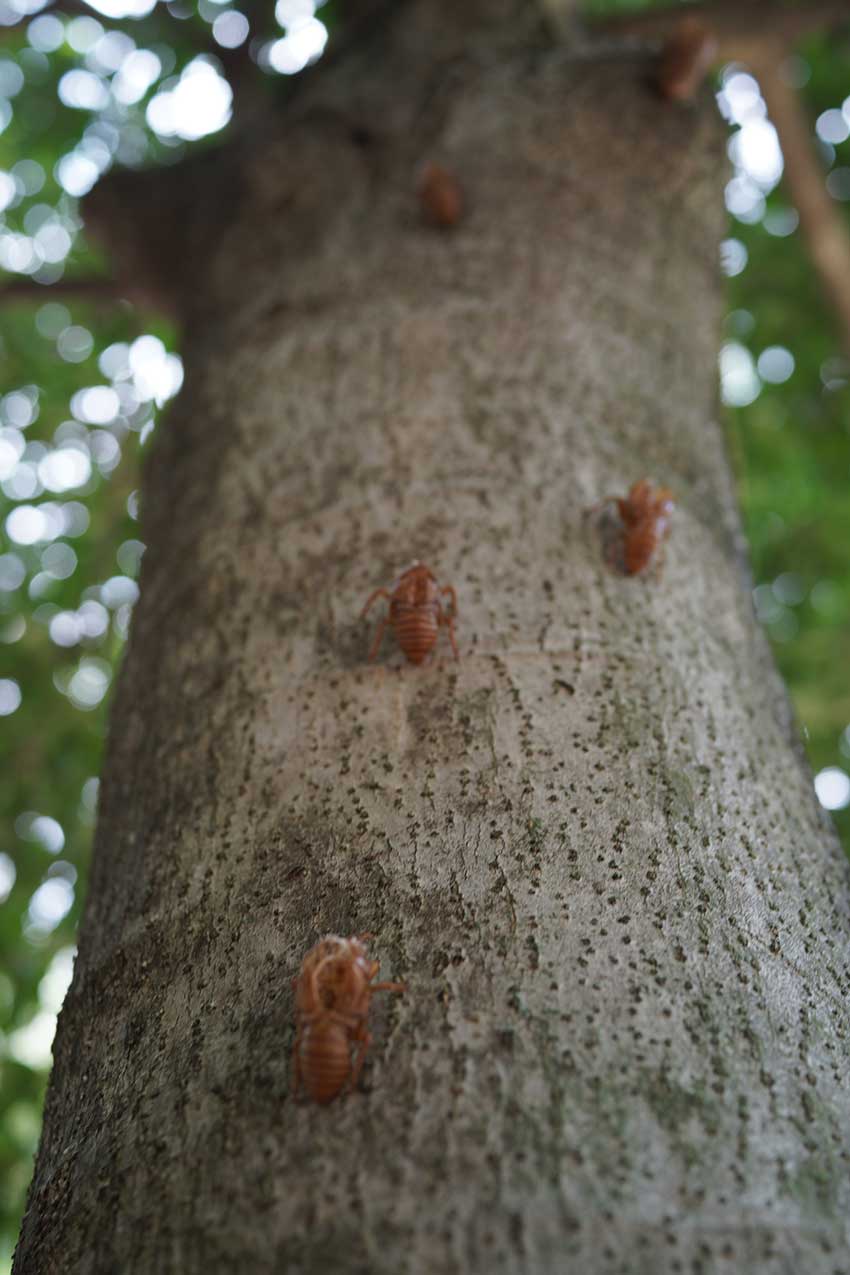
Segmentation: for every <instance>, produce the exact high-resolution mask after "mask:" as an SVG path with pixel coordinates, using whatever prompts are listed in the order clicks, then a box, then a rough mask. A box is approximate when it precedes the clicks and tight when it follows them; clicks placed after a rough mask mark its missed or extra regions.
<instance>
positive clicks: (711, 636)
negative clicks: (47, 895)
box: [14, 6, 850, 1275]
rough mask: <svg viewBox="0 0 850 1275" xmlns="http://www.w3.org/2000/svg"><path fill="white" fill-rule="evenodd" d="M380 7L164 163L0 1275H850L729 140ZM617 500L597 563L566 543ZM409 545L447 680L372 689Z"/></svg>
mask: <svg viewBox="0 0 850 1275" xmlns="http://www.w3.org/2000/svg"><path fill="white" fill-rule="evenodd" d="M420 12H422V13H426V12H427V6H422V9H421V11H420V10H419V9H416V8H412V9H411V11H410V15H409V23H408V25H407V26H405V25H404V24H402V23H399V24H398V25H397V27H396V28H394V34H393V39H394V40H395V43H394V44H393V43H391V39H390V35H389V34H387V35H385V36H383V35H382V36H381V39H382V40H383V41H385V47H382V48H381V50H380V55H381V62H380V66H381V68H382V73H381V75H380V76H378V75H376V74H375V73H374V70H373V73H372V74H371V75H369V74H367V69H368V67H369V66H370V65H372V66H373V68H374V62H372V63H370V62H369V60H368V59H367V58H365V56H364V60H363V62H362V63H361V62H358V61H357V60H356V59H349V60H347V61H346V63H344V64H343V65H341V66H340V67H338V68H336V69H335V71H334V75H333V77H332V76H331V75H330V73H329V74H328V77H327V79H326V81H323V80H322V79H321V78H317V79H316V81H315V83H314V84H313V86H311V87H310V88H309V89H308V90H307V91H306V92H305V94H304V96H303V98H302V99H300V100H299V106H298V109H297V111H296V112H295V113H294V116H295V117H294V118H293V119H292V120H291V121H290V123H289V124H288V125H287V127H286V129H285V130H284V131H282V132H281V133H280V134H279V135H271V134H270V135H269V136H267V137H266V138H264V139H263V143H262V145H259V144H258V145H257V146H256V147H255V148H254V149H253V150H251V151H250V152H243V153H242V154H241V155H238V156H235V155H229V156H227V155H225V156H223V157H220V158H219V159H218V160H217V161H216V163H215V165H206V166H204V165H201V166H200V167H199V170H198V173H197V175H196V177H195V178H194V180H196V181H197V185H198V192H199V193H198V207H199V210H202V211H199V213H198V221H199V223H200V220H201V219H203V218H205V219H206V229H205V230H204V234H203V235H200V231H197V227H195V228H193V229H192V234H191V236H190V237H188V238H187V240H186V242H185V243H184V244H183V253H184V256H183V260H184V271H185V273H184V275H183V276H181V277H182V278H183V279H184V281H185V279H186V278H189V279H190V281H191V299H192V306H191V313H192V320H191V323H190V326H189V330H188V334H187V335H188V348H187V351H186V361H187V373H188V375H187V383H186V386H185V388H184V390H183V393H182V394H181V397H180V400H179V402H178V403H177V405H176V406H175V407H174V409H173V411H172V412H171V414H170V417H169V419H168V421H167V423H166V424H165V425H164V426H163V427H162V429H161V431H160V436H159V437H158V438H157V440H156V443H155V448H154V454H153V455H152V457H151V460H150V464H149V472H148V475H147V485H146V488H145V506H144V538H145V539H146V541H147V542H148V544H149V549H148V553H147V555H146V558H145V565H144V573H143V582H142V583H143V589H142V599H141V602H140V604H139V607H138V612H137V615H136V618H135V621H134V627H133V634H132V639H131V642H130V649H129V653H128V656H127V660H126V665H125V668H124V672H123V675H122V679H121V685H120V689H119V693H118V696H117V701H116V705H115V710H114V715H113V730H112V741H111V747H110V755H109V759H108V762H107V767H106V773H105V775H104V780H103V785H102V809H101V814H100V826H99V833H98V842H97V851H96V857H95V863H94V870H93V876H92V883H91V892H90V897H89V901H88V908H87V913H86V917H85V923H84V927H83V933H82V937H81V944H80V954H79V959H78V966H77V971H76V974H75V979H74V983H73V986H72V988H71V991H70V993H69V997H68V1000H67V1003H66V1006H65V1008H64V1010H63V1012H62V1015H61V1018H60V1026H59V1032H58V1038H57V1044H56V1064H55V1069H54V1075H53V1080H52V1084H51V1089H50V1095H49V1100H48V1106H47V1113H46V1122H45V1131H44V1138H43V1142H42V1147H41V1150H40V1154H39V1159H38V1163H37V1169H36V1176H35V1180H34V1184H33V1190H32V1195H31V1200H30V1205H29V1209H28V1212H27V1216H26V1219H25V1223H24V1228H23V1233H22V1238H21V1242H20V1245H19V1250H18V1254H17V1258H16V1264H15V1268H14V1269H15V1273H16V1275H48V1273H51V1275H52V1273H53V1272H62V1273H63V1275H70V1273H73V1275H83V1273H85V1275H88V1273H90V1272H92V1273H94V1272H97V1273H101V1272H102V1273H104V1275H105V1273H106V1272H110V1273H111V1272H119V1271H120V1272H133V1273H134V1275H147V1273H148V1272H151V1273H154V1272H155V1273H156V1275H164V1273H166V1272H167V1273H171V1272H174V1273H178V1272H179V1275H192V1273H194V1272H211V1271H214V1272H224V1271H231V1270H242V1271H245V1272H260V1273H265V1272H270V1273H271V1272H287V1273H288V1275H296V1273H297V1275H319V1273H320V1272H321V1273H322V1275H325V1273H329V1272H333V1275H355V1273H358V1275H359V1273H362V1275H367V1273H368V1275H384V1273H386V1275H402V1273H407V1275H435V1273H438V1272H439V1273H440V1275H455V1273H457V1275H461V1273H463V1275H470V1273H473V1275H484V1273H485V1272H486V1273H487V1275H490V1273H493V1275H495V1273H498V1272H504V1273H506V1275H507V1273H510V1275H517V1273H520V1272H521V1273H523V1275H526V1273H527V1275H555V1272H557V1273H558V1275H561V1273H562V1272H569V1273H570V1275H572V1273H575V1275H578V1273H579V1272H580V1273H581V1275H586V1273H589V1275H608V1273H609V1272H610V1273H612V1275H613V1273H614V1272H628V1275H644V1273H646V1275H650V1273H652V1275H657V1273H658V1272H677V1271H687V1272H702V1273H704V1275H707V1273H708V1272H715V1271H717V1272H721V1271H728V1272H747V1273H753V1275H780V1273H782V1275H799V1273H800V1272H806V1273H807V1275H839V1273H841V1275H844V1273H846V1272H847V1271H848V1270H850V1249H848V1234H847V1220H848V1217H850V1198H848V1172H847V1171H848V1129H850V1097H848V1088H847V1069H848V1054H850V1050H849V1049H848V1012H847V996H848V991H850V979H849V978H848V975H849V974H850V971H848V938H850V919H849V918H848V872H847V865H846V863H845V861H844V859H843V858H842V855H841V853H840V850H839V848H838V845H837V843H836V840H835V838H834V835H833V833H832V832H831V830H830V828H829V826H828V825H827V824H826V822H825V821H824V820H823V818H822V817H821V816H820V815H819V813H818V811H817V809H816V806H815V802H814V799H813V795H812V786H811V777H810V775H809V774H808V772H807V770H806V768H805V765H804V763H803V762H802V761H801V759H800V755H799V750H798V749H797V747H796V745H795V743H794V737H793V729H792V726H791V723H790V720H789V714H788V710H787V706H786V700H785V697H784V692H783V691H782V689H781V687H780V686H779V685H778V682H777V679H776V676H775V674H774V672H773V669H772V666H771V663H770V659H769V656H768V654H767V652H766V649H765V644H764V641H763V639H762V637H761V635H760V633H759V632H758V630H757V628H756V626H755V624H754V621H753V617H752V614H751V608H750V603H749V598H748V594H747V590H746V588H745V587H744V585H745V580H744V573H743V568H742V565H741V550H740V536H739V530H738V523H737V519H736V514H735V511H734V505H733V499H732V495H731V489H730V481H729V476H728V472H727V466H726V461H725V457H724V454H723V447H722V441H721V434H720V430H719V428H718V426H717V423H716V420H715V357H716V342H717V335H718V318H719V285H718V278H717V272H716V268H715V262H716V257H717V241H718V239H719V237H720V236H721V234H722V230H723V212H722V200H721V191H722V180H723V170H722V159H721V156H722V151H723V139H722V135H721V131H720V125H719V123H717V122H716V121H715V119H714V116H713V112H712V108H711V104H710V102H709V101H708V100H706V101H705V102H703V103H702V104H701V105H700V106H699V107H697V108H695V109H691V108H685V109H677V108H671V107H669V106H665V105H663V104H662V103H660V102H659V101H658V100H657V99H656V98H655V96H654V95H653V93H652V91H651V90H650V89H649V87H648V65H647V64H646V63H644V62H641V61H639V60H619V61H618V60H615V59H608V60H606V61H605V62H604V63H603V64H591V63H584V62H581V61H578V60H570V58H569V57H568V56H566V55H564V54H560V53H557V52H554V51H552V50H544V49H542V48H532V47H528V48H526V47H521V48H516V49H513V50H506V49H505V47H504V43H502V46H501V47H500V48H499V49H498V50H497V51H496V52H492V53H491V52H490V49H489V46H488V44H487V42H486V40H482V41H481V42H480V43H479V44H477V45H476V52H475V56H474V57H472V56H471V55H463V56H462V57H461V55H458V54H454V55H453V59H454V60H452V61H450V62H449V61H445V60H444V61H440V62H439V63H437V62H435V60H434V59H433V58H431V59H429V58H428V46H427V44H426V43H424V40H425V36H426V35H427V26H426V20H425V19H424V18H421V19H420V18H419V17H417V15H418V14H419V13H420ZM417 22H421V26H420V27H417ZM374 56H375V50H374V49H372V50H370V57H372V58H374ZM459 58H461V60H458V59H459ZM423 60H425V61H427V62H428V66H427V68H426V67H425V66H423ZM425 160H437V161H438V162H440V163H441V164H443V165H445V166H446V167H448V168H450V169H453V170H454V171H456V172H457V173H458V174H459V175H460V176H461V179H462V181H463V184H464V190H465V193H466V197H467V204H468V208H469V214H468V216H467V218H466V219H465V220H464V221H463V222H462V223H461V224H460V225H458V226H457V227H455V228H454V229H453V230H451V231H448V232H445V233H441V232H440V231H436V230H433V229H429V228H428V227H426V226H424V225H423V224H422V223H421V222H420V220H419V215H418V209H417V205H416V199H415V187H416V173H417V169H418V167H419V165H420V164H421V163H422V162H423V161H425ZM237 184H238V185H239V188H240V189H239V194H240V199H239V205H238V209H237V210H236V211H235V212H231V211H229V209H230V208H232V203H231V204H227V203H226V201H225V198H224V192H226V191H227V190H228V189H229V188H230V187H231V186H234V187H235V186H236V185H237ZM228 218H230V219H231V221H232V224H231V225H229V226H228V225H227V224H226V222H227V220H228ZM216 224H217V225H218V234H217V237H215V236H213V235H212V234H211V232H210V227H211V226H215V225H216ZM198 235H200V239H199V238H198V237H197V236H198ZM204 236H205V237H204ZM200 241H203V242H204V244H205V245H206V247H205V250H204V253H203V254H196V255H195V256H194V257H193V255H192V242H200ZM210 244H213V245H214V247H213V248H212V249H211V248H210V246H209V245H210ZM643 474H650V475H652V476H653V477H654V478H655V479H657V480H659V481H662V482H664V483H665V484H667V485H669V486H670V487H671V488H672V489H673V490H674V492H675V493H676V496H677V499H678V502H679V503H678V510H677V513H676V519H675V527H674V533H673V536H672V538H671V541H670V543H669V548H668V550H667V553H666V561H665V565H664V568H663V573H661V574H653V575H651V576H650V577H649V578H647V579H624V578H622V577H620V576H617V575H616V574H614V573H613V572H612V571H611V570H610V569H609V568H608V567H607V566H606V564H605V562H604V560H603V556H602V552H601V546H600V542H599V539H598V536H597V534H596V530H595V528H594V525H593V523H592V522H590V523H589V522H588V521H587V520H585V519H583V510H584V509H585V508H586V507H587V506H589V505H591V504H592V503H593V502H595V501H597V500H599V499H601V498H602V497H604V496H606V495H608V494H609V493H612V492H622V491H623V489H624V488H625V487H626V486H627V485H628V484H629V483H631V482H632V481H634V479H636V478H638V477H640V476H641V475H643ZM413 558H420V559H422V560H424V561H426V562H427V563H429V564H430V565H431V566H432V567H433V568H434V570H435V571H436V572H437V573H438V575H439V577H440V580H441V582H444V583H452V584H454V585H455V586H456V588H457V590H458V595H459V601H460V622H459V626H458V634H459V639H460V644H461V657H462V658H461V659H460V661H459V662H457V663H455V662H454V661H453V660H452V659H451V658H450V653H449V650H448V647H447V646H446V645H444V646H442V647H441V649H440V650H439V652H438V657H437V658H436V659H435V660H434V661H433V662H432V663H431V664H429V665H427V666H425V667H422V668H414V667H411V666H405V665H404V664H403V663H402V662H401V659H400V656H399V654H398V653H397V651H395V650H394V648H393V645H392V642H391V640H390V638H389V637H388V638H387V640H386V641H385V644H384V649H383V652H382V657H381V660H380V662H379V663H378V664H376V665H374V666H370V665H368V664H367V663H366V659H365V656H366V651H367V649H368V642H369V638H370V634H371V632H372V625H371V624H368V625H361V624H359V623H358V621H357V615H358V611H359V609H360V607H361V605H362V603H363V601H364V600H365V598H366V596H367V595H368V593H369V592H370V591H371V590H372V589H373V588H374V587H376V586H377V585H380V584H388V583H389V582H390V581H391V580H392V578H393V577H394V575H395V574H396V573H397V571H398V570H399V569H400V568H401V567H403V566H404V565H406V564H407V563H408V562H409V561H410V560H411V559H413ZM364 930H368V931H371V932H372V933H374V934H375V936H376V938H375V941H374V943H373V945H372V947H373V950H374V951H375V954H376V955H377V956H378V957H379V958H380V959H381V962H382V969H381V977H383V978H402V979H404V980H405V981H406V983H407V991H406V993H405V995H404V996H400V997H385V998H376V1001H375V1003H374V1005H375V1009H374V1017H373V1031H374V1035H375V1044H374V1047H373V1049H372V1052H371V1054H370V1058H369V1062H368V1064H367V1067H366V1070H365V1073H364V1080H365V1083H364V1084H363V1086H362V1089H361V1091H360V1092H358V1093H356V1094H355V1095H353V1096H351V1097H349V1098H347V1099H345V1100H340V1101H338V1102H336V1103H334V1104H333V1105H331V1106H329V1107H327V1108H319V1107H316V1106H313V1105H309V1104H303V1103H296V1102H293V1100H292V1097H291V1093H290V1062H289V1059H290V1049H291V1045H292V1040H293V1022H292V994H291V988H290V980H291V978H292V976H293V975H294V974H295V973H296V972H297V969H298V966H299V963H300V960H301V958H302V956H303V954H304V953H305V951H306V950H307V948H308V947H309V946H310V945H311V944H312V943H313V942H314V941H315V940H316V938H317V937H318V936H320V935H322V934H324V933H326V932H329V931H330V932H336V933H340V934H348V933H352V932H355V931H364Z"/></svg>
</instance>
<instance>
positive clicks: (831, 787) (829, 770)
mask: <svg viewBox="0 0 850 1275" xmlns="http://www.w3.org/2000/svg"><path fill="white" fill-rule="evenodd" d="M815 792H816V793H817V798H818V801H819V802H820V804H821V805H822V806H823V808H824V810H844V809H845V807H846V806H850V775H848V774H847V772H846V771H844V770H842V769H841V767H840V766H827V767H825V769H824V770H820V771H818V773H817V774H816V775H815Z"/></svg>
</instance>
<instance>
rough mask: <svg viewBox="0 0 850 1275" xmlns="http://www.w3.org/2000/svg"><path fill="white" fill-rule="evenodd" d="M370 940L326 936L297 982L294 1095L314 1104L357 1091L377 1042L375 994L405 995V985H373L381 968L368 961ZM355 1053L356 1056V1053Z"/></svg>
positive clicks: (307, 959)
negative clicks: (372, 1014)
mask: <svg viewBox="0 0 850 1275" xmlns="http://www.w3.org/2000/svg"><path fill="white" fill-rule="evenodd" d="M368 938H371V935H369V934H352V935H351V937H350V938H347V939H345V938H340V936H339V935H337V934H326V935H325V937H324V938H323V939H320V940H319V942H318V943H316V944H315V946H314V947H311V948H310V951H309V952H308V953H307V955H306V956H305V957H304V960H303V962H302V964H301V971H300V973H299V975H298V977H297V978H295V979H293V980H292V985H293V988H294V990H295V1020H296V1025H297V1030H296V1035H295V1045H294V1048H293V1057H292V1063H293V1092H294V1093H295V1094H297V1093H298V1089H299V1087H300V1086H301V1085H303V1086H304V1088H305V1090H306V1091H307V1095H308V1097H310V1098H312V1100H313V1101H314V1102H320V1103H327V1102H331V1101H332V1099H334V1098H335V1097H336V1096H337V1094H339V1093H341V1091H342V1090H343V1089H344V1088H345V1085H346V1083H347V1084H348V1088H349V1091H351V1090H353V1089H354V1087H355V1085H356V1084H357V1081H358V1078H359V1076H360V1072H361V1069H362V1067H363V1062H364V1059H365V1057H366V1052H367V1050H368V1048H369V1045H370V1044H371V1041H372V1038H371V1036H370V1034H369V1031H368V1027H367V1023H368V1016H369V1002H370V1001H371V999H372V993H373V992H402V991H404V983H373V982H372V980H373V978H374V977H375V975H376V974H377V973H378V969H379V968H380V967H379V963H378V962H377V961H373V960H371V959H370V957H369V953H368V952H367V950H366V946H365V940H366V939H368ZM355 1051H356V1053H355Z"/></svg>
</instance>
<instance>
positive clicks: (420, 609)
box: [360, 562, 459, 664]
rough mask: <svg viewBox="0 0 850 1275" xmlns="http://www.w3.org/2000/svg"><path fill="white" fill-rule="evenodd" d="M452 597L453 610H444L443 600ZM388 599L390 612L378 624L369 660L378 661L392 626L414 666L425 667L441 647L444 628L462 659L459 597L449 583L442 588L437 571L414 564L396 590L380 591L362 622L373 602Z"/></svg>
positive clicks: (397, 582)
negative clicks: (458, 639) (458, 630)
mask: <svg viewBox="0 0 850 1275" xmlns="http://www.w3.org/2000/svg"><path fill="white" fill-rule="evenodd" d="M444 596H448V598H449V599H450V601H451V610H450V611H447V610H445V609H444V607H443V602H442V599H443V597H444ZM378 598H386V599H387V601H388V602H389V604H390V606H389V611H388V612H387V614H386V615H385V616H384V618H383V619H382V620H381V623H380V624H379V625H378V631H377V633H376V634H375V640H374V642H373V643H372V649H371V651H370V652H369V659H370V660H374V659H375V657H376V656H377V654H378V648H379V647H380V645H381V639H382V638H383V636H384V629H385V628H386V627H387V625H388V624H389V625H390V627H391V628H392V630H393V632H394V633H395V635H396V639H397V641H398V644H399V646H400V647H401V649H402V651H404V654H405V655H406V656H407V658H408V659H409V660H410V663H411V664H421V663H422V662H423V660H424V659H425V658H426V657H427V656H428V655H429V654H430V653H431V651H433V649H434V647H435V646H436V645H437V638H438V636H439V632H440V626H441V625H444V626H445V627H446V628H447V629H448V631H449V641H450V642H451V644H452V650H453V651H454V655H455V659H459V656H458V650H457V642H456V641H455V631H454V622H455V620H456V619H457V595H456V594H455V591H454V589H453V587H452V586H451V585H450V584H449V585H446V586H445V587H444V588H440V586H439V585H438V584H437V580H436V577H435V575H434V573H433V571H431V570H429V568H428V567H426V566H425V565H424V564H423V563H421V562H414V563H413V564H412V565H411V566H409V567H408V568H407V570H406V571H403V572H402V573H401V575H400V576H399V577H398V579H397V580H396V581H395V583H394V584H393V586H392V588H391V589H389V590H387V589H376V590H375V592H374V593H373V594H372V596H371V597H370V598H369V600H368V602H367V603H366V605H365V606H364V608H363V610H362V612H361V613H360V618H361V620H362V619H363V617H364V616H365V615H366V613H367V611H368V610H369V608H370V607H371V606H372V603H373V602H376V601H377V599H378Z"/></svg>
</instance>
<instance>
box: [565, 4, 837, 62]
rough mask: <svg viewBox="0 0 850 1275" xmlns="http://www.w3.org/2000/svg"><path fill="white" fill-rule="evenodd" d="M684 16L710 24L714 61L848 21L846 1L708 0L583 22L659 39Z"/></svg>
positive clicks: (741, 57)
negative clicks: (792, 3) (802, 3)
mask: <svg viewBox="0 0 850 1275" xmlns="http://www.w3.org/2000/svg"><path fill="white" fill-rule="evenodd" d="M686 17H694V18H698V19H699V20H700V21H701V22H703V23H705V24H706V25H707V26H710V27H711V28H712V29H713V31H714V33H715V35H716V36H717V41H718V59H719V60H720V61H723V62H729V61H732V60H736V61H750V60H751V59H752V58H754V57H756V56H758V52H759V50H760V49H763V48H764V47H765V46H770V47H772V48H775V47H776V45H777V44H778V45H784V46H786V47H787V46H790V45H793V44H796V43H797V42H798V41H799V40H801V39H802V38H803V37H804V36H805V35H808V34H809V33H810V32H812V31H822V30H824V29H825V28H829V27H832V26H837V25H838V24H840V23H846V22H850V8H848V4H847V0H809V3H807V4H806V5H805V6H800V7H796V8H793V9H791V8H788V6H787V5H782V4H779V3H777V2H776V0H714V2H713V3H709V4H692V5H686V6H683V5H676V6H675V7H672V8H669V9H653V10H651V11H650V12H649V13H632V14H623V15H618V16H616V17H611V18H605V19H602V20H600V21H597V22H592V23H590V24H589V25H590V30H591V32H593V33H597V34H605V35H608V36H613V37H634V38H635V39H640V40H651V41H664V40H666V39H668V38H669V37H670V36H671V35H672V33H673V31H674V30H675V28H676V27H677V26H678V24H679V23H680V22H681V21H682V19H683V18H686Z"/></svg>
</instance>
